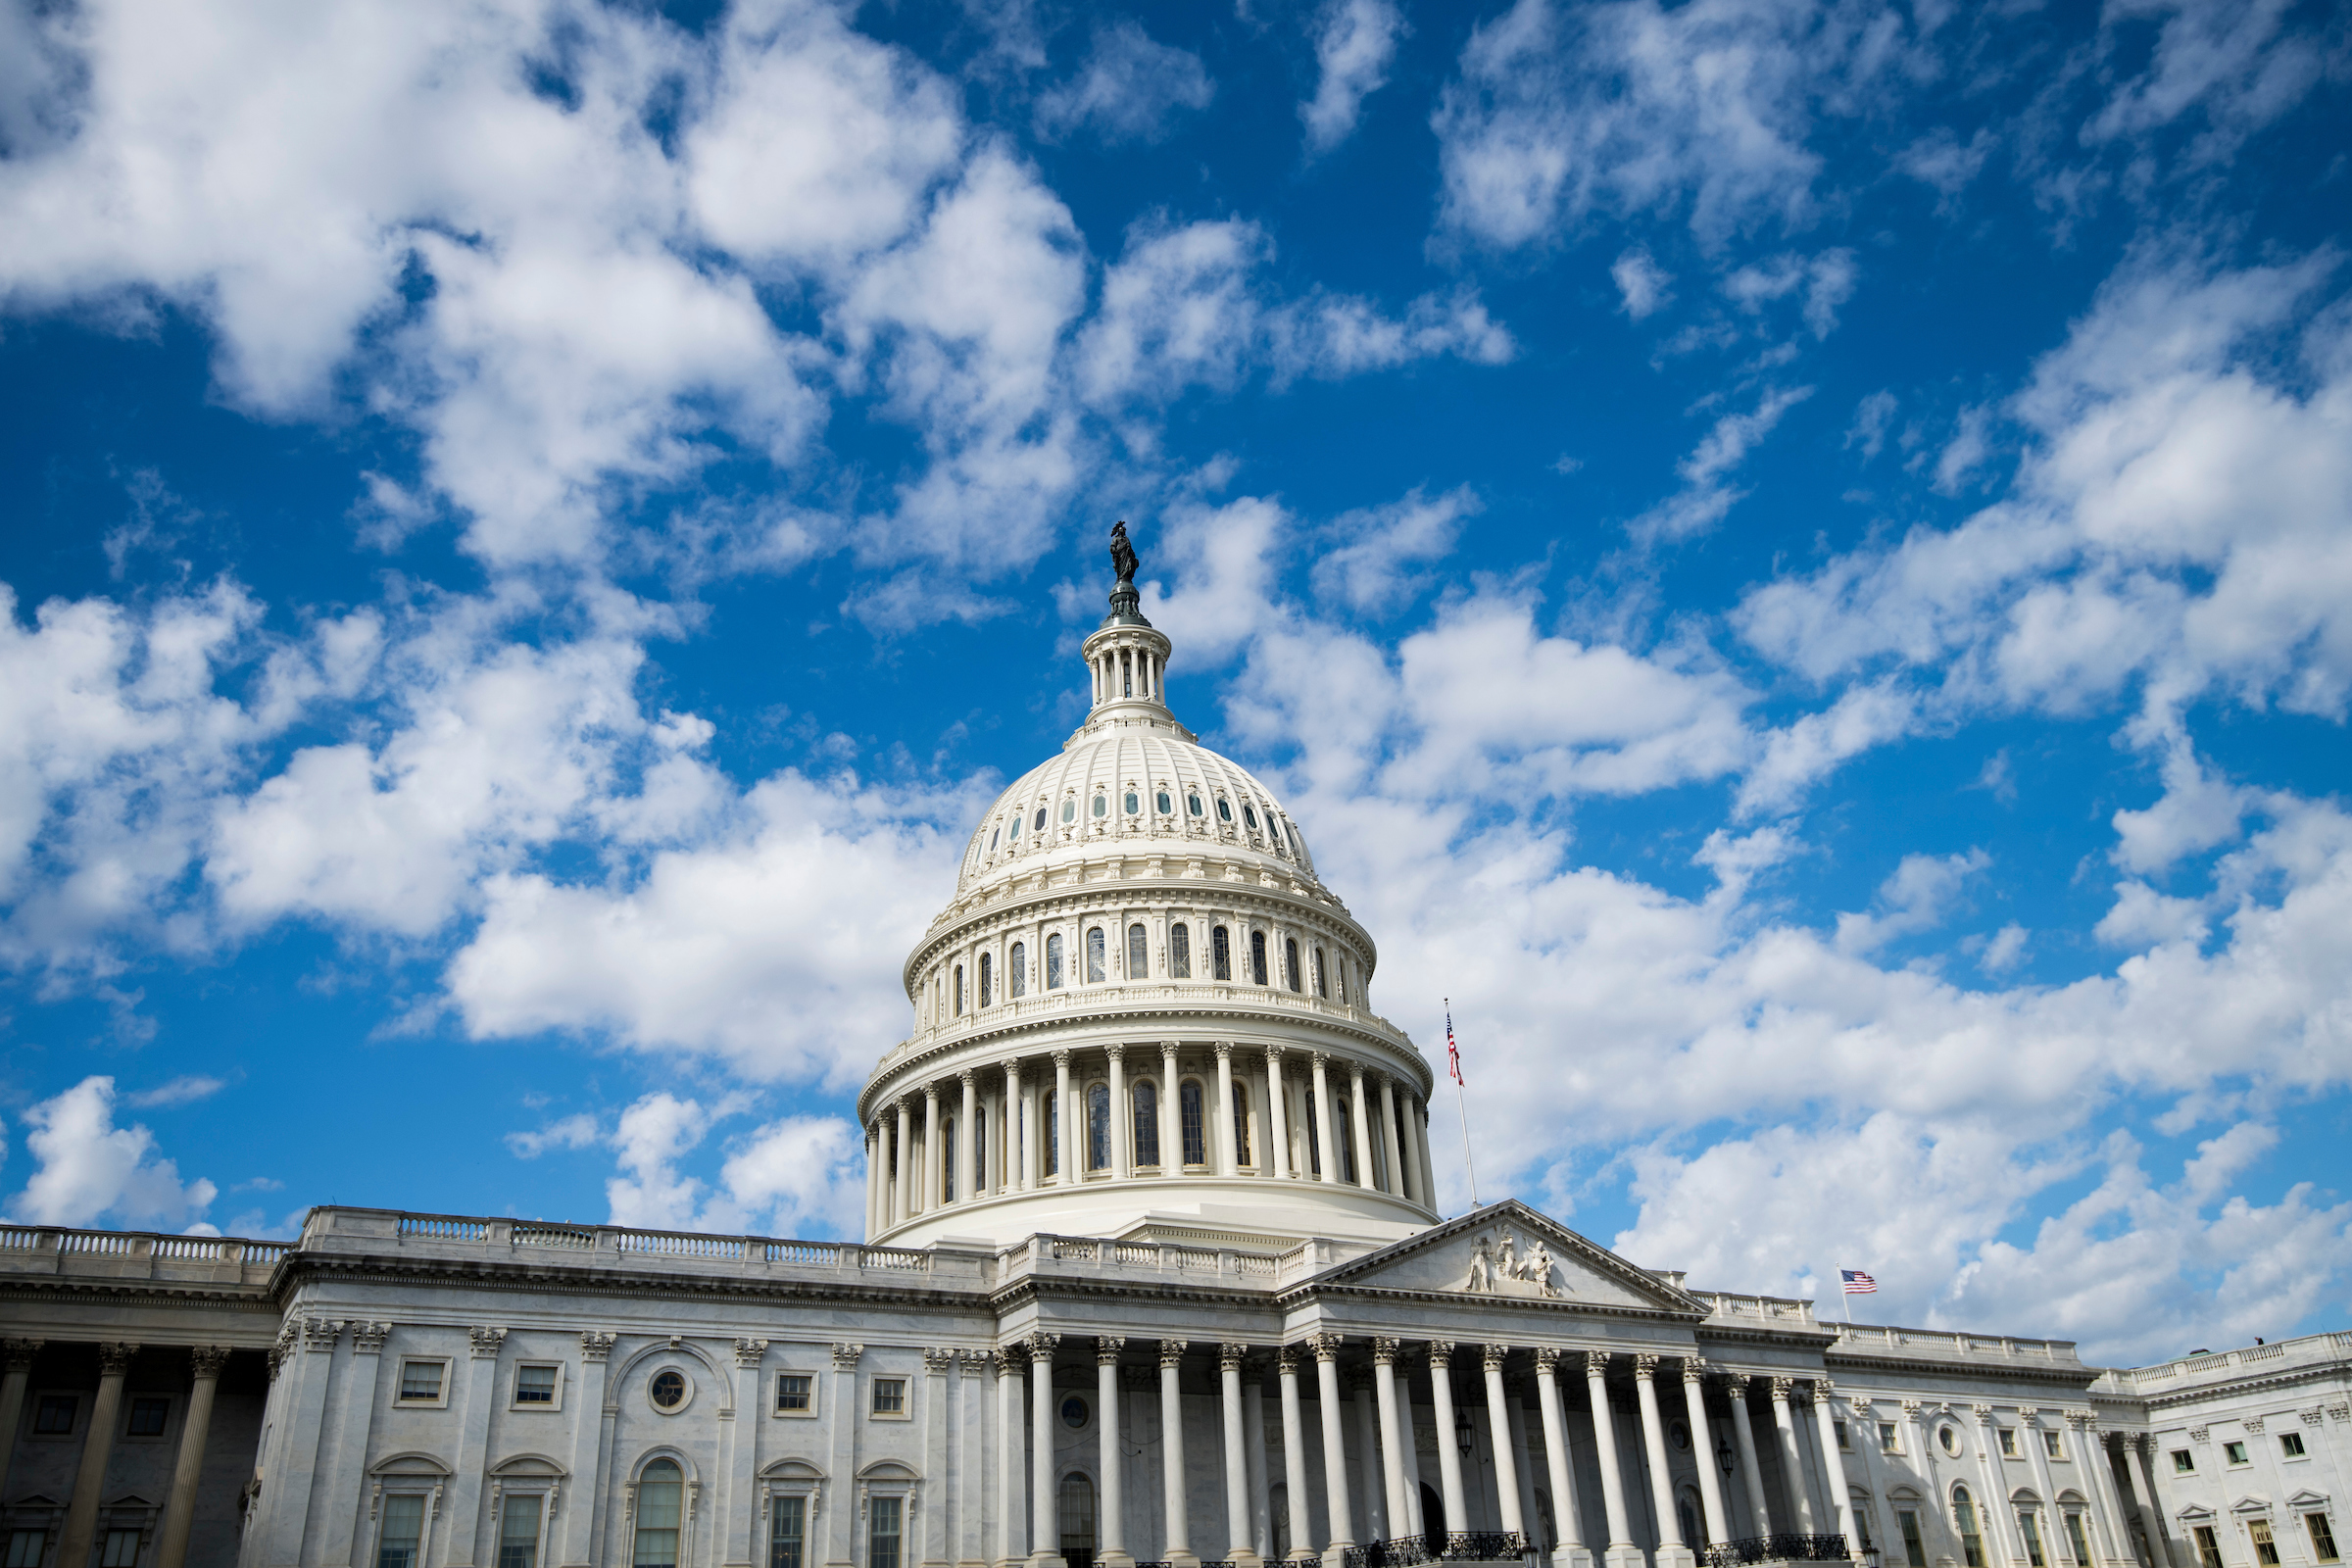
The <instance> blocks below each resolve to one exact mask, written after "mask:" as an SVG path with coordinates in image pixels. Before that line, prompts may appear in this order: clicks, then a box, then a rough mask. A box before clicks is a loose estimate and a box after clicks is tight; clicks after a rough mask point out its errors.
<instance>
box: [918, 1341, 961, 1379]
mask: <svg viewBox="0 0 2352 1568" xmlns="http://www.w3.org/2000/svg"><path fill="white" fill-rule="evenodd" d="M955 1366H956V1352H955V1351H954V1350H950V1349H944V1348H941V1347H939V1346H936V1345H926V1346H924V1347H923V1370H924V1371H925V1372H927V1373H929V1374H930V1375H931V1376H932V1377H935V1378H944V1377H946V1376H947V1375H948V1374H949V1373H950V1372H951V1371H953V1370H954V1369H955Z"/></svg>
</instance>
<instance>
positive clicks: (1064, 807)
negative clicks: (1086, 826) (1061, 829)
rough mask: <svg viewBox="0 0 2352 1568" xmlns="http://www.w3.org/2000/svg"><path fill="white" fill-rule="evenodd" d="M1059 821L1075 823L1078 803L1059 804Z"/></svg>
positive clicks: (1065, 802)
mask: <svg viewBox="0 0 2352 1568" xmlns="http://www.w3.org/2000/svg"><path fill="white" fill-rule="evenodd" d="M1061 819H1062V820H1063V821H1064V822H1075V821H1077V820H1078V803H1077V802H1076V801H1064V802H1062V803H1061Z"/></svg>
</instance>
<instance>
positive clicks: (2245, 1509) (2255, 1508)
mask: <svg viewBox="0 0 2352 1568" xmlns="http://www.w3.org/2000/svg"><path fill="white" fill-rule="evenodd" d="M2229 1511H2230V1512H2231V1513H2238V1514H2264V1513H2269V1512H2270V1511H2271V1499H2270V1498H2268V1497H2256V1496H2251V1495H2249V1496H2244V1497H2240V1498H2238V1499H2237V1500H2236V1501H2235V1502H2233V1503H2231V1504H2230V1505H2229Z"/></svg>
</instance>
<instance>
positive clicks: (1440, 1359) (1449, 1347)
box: [1429, 1340, 1453, 1371]
mask: <svg viewBox="0 0 2352 1568" xmlns="http://www.w3.org/2000/svg"><path fill="white" fill-rule="evenodd" d="M1452 1364H1453V1342H1452V1341H1451V1340H1432V1341H1430V1342H1429V1365H1430V1369H1431V1370H1432V1371H1438V1370H1442V1369H1444V1368H1446V1367H1449V1366H1451V1365H1452Z"/></svg>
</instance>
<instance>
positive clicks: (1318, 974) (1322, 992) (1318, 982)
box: [1314, 948, 1331, 1000]
mask: <svg viewBox="0 0 2352 1568" xmlns="http://www.w3.org/2000/svg"><path fill="white" fill-rule="evenodd" d="M1314 958H1315V995H1316V996H1318V997H1322V998H1324V999H1325V1000H1329V999H1330V996H1331V984H1330V977H1329V976H1328V975H1326V974H1325V973H1324V972H1323V950H1322V949H1321V948H1317V949H1316V950H1315V955H1314Z"/></svg>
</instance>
